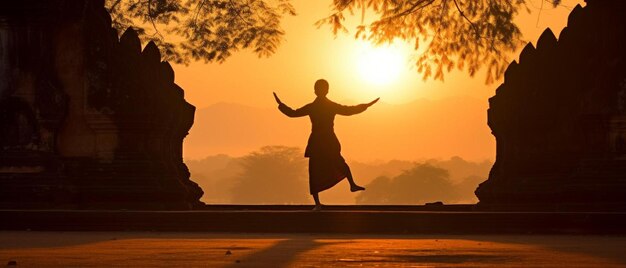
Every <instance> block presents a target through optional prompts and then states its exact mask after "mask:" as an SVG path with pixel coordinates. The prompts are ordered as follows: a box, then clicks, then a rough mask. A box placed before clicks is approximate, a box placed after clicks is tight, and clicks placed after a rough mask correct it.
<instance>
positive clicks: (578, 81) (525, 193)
mask: <svg viewBox="0 0 626 268" xmlns="http://www.w3.org/2000/svg"><path fill="white" fill-rule="evenodd" d="M625 15H626V1H621V0H587V5H586V6H585V7H584V8H583V7H581V6H580V5H578V6H576V8H574V9H573V10H572V12H571V14H570V15H569V19H568V24H567V27H566V28H565V29H563V31H562V32H561V34H560V35H559V38H558V40H557V38H556V37H555V36H554V34H553V33H552V31H551V30H550V29H547V30H545V31H544V32H543V34H542V35H541V37H540V38H539V40H538V41H537V46H536V47H534V46H533V45H532V44H530V43H529V44H528V45H527V46H526V47H525V48H524V49H523V51H522V52H521V54H520V57H519V63H518V62H515V61H514V62H512V63H511V64H510V65H509V67H508V69H507V70H506V73H505V75H504V76H505V77H504V83H503V84H502V85H500V87H498V89H497V90H496V95H495V96H494V97H492V98H491V99H490V100H489V105H490V107H489V110H488V124H489V126H490V127H491V130H492V132H493V135H494V136H495V138H496V144H497V147H496V161H495V163H494V166H493V168H492V170H491V172H490V174H489V179H488V180H487V181H485V182H484V183H482V184H481V185H480V186H479V187H478V189H477V190H476V195H477V196H478V198H479V199H480V203H479V207H482V208H490V209H508V210H518V209H519V210H552V211H554V210H559V211H564V210H590V211H603V210H604V211H608V210H612V211H625V210H626V16H625Z"/></svg>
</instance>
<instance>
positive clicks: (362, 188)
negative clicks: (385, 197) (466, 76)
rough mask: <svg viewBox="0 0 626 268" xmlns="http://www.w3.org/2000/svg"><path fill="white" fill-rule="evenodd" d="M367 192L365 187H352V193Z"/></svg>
mask: <svg viewBox="0 0 626 268" xmlns="http://www.w3.org/2000/svg"><path fill="white" fill-rule="evenodd" d="M363 190H365V188H364V187H361V186H358V185H356V184H355V185H352V186H350V192H358V191H363Z"/></svg>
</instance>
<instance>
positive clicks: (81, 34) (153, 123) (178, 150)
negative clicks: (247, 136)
mask: <svg viewBox="0 0 626 268" xmlns="http://www.w3.org/2000/svg"><path fill="white" fill-rule="evenodd" d="M194 111H195V107H193V106H192V105H190V104H189V103H187V102H186V101H185V100H184V96H183V90H182V89H181V88H180V87H179V86H177V85H176V84H175V83H174V71H173V69H172V67H171V66H170V65H169V63H167V62H163V61H161V55H160V52H159V49H158V48H157V47H156V46H155V45H154V43H148V44H147V45H146V46H145V48H143V50H142V47H141V42H140V40H139V38H138V36H137V34H136V33H135V32H134V31H133V30H132V29H129V30H127V31H126V32H125V33H123V34H122V35H121V37H120V38H119V39H118V33H117V31H116V30H114V29H113V28H111V18H110V16H109V14H108V13H107V12H106V10H105V8H104V3H103V1H102V0H96V1H94V0H27V1H4V2H2V3H0V149H1V150H0V207H10V208H16V207H38V208H41V207H49V208H55V207H56V208H146V209H150V208H154V209H184V208H192V207H196V206H201V205H202V203H200V201H199V198H200V197H201V196H202V190H201V189H200V188H199V187H198V186H197V184H195V183H194V182H192V181H191V180H189V176H190V174H189V171H188V170H187V167H186V166H185V164H184V163H183V161H182V141H183V138H184V137H185V136H186V135H187V131H188V130H189V128H190V127H191V125H192V124H193V115H194Z"/></svg>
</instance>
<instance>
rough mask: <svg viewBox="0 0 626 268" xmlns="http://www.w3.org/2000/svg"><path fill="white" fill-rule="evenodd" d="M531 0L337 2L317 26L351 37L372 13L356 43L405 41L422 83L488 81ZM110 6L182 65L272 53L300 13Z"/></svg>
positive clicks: (514, 41) (274, 0)
mask: <svg viewBox="0 0 626 268" xmlns="http://www.w3.org/2000/svg"><path fill="white" fill-rule="evenodd" d="M528 1H529V0H407V1H404V0H334V1H333V5H332V11H331V15H330V16H328V17H326V18H322V19H321V20H319V21H318V22H317V25H318V26H322V25H330V26H331V29H332V31H333V33H334V34H338V33H340V32H347V30H348V29H347V28H346V26H345V18H346V15H351V14H354V13H355V12H360V13H361V14H362V18H363V17H364V16H365V13H366V10H371V11H373V13H374V18H373V20H372V21H371V22H369V21H368V22H367V23H365V22H364V19H362V20H361V21H362V23H361V24H360V25H358V26H356V29H354V30H355V37H356V38H363V39H366V40H369V41H371V42H373V43H375V44H382V43H386V42H391V41H393V40H394V39H402V40H406V41H410V42H413V43H414V44H415V49H416V50H417V49H419V48H422V47H423V48H424V49H423V52H420V53H419V55H417V56H416V62H415V65H416V67H417V71H418V72H420V73H421V74H422V75H423V77H424V79H427V78H429V77H433V78H435V79H440V80H443V78H444V73H445V72H449V71H451V70H452V69H454V68H458V69H460V70H466V71H467V72H468V73H469V74H470V75H474V74H476V72H478V70H479V69H480V68H481V67H483V66H485V67H486V68H487V77H486V81H487V82H488V83H489V82H493V81H494V80H495V79H496V78H498V77H500V76H501V75H502V74H503V72H504V69H505V67H506V66H507V65H508V63H509V62H508V58H507V55H508V54H509V53H510V52H512V51H514V50H515V49H516V48H517V47H518V46H519V45H520V44H521V43H522V41H521V33H520V30H519V28H518V27H517V25H515V23H514V22H513V19H514V17H515V15H516V14H518V13H519V12H520V10H523V9H526V10H528V7H527V6H526V4H527V2H528ZM547 1H549V2H550V3H552V5H554V6H556V5H558V4H559V3H560V2H561V1H560V0H547ZM106 5H107V8H108V9H109V11H110V12H111V14H112V17H113V20H114V26H115V27H116V28H118V29H120V30H123V29H125V28H127V27H129V26H132V27H134V28H135V29H137V30H138V31H139V32H140V33H143V35H142V37H143V38H144V39H150V40H153V41H156V43H157V44H159V46H160V47H161V50H162V51H163V52H164V54H165V56H166V58H167V59H168V60H171V61H174V62H177V63H188V62H190V60H203V61H205V62H212V61H217V62H223V61H224V60H226V59H227V58H228V57H229V56H230V55H232V53H233V52H236V51H238V50H241V49H252V51H254V52H255V53H256V54H257V55H259V56H269V55H271V54H273V53H274V52H275V50H276V48H277V47H278V45H279V44H280V42H281V41H282V40H283V36H284V34H285V32H284V31H283V30H282V28H281V26H280V22H281V19H282V18H283V17H284V16H293V15H296V11H295V9H294V7H293V6H292V5H291V3H290V0H228V1H226V0H185V1H181V0H107V1H106ZM165 34H167V35H168V36H167V38H165V37H164V36H165ZM420 51H421V50H420Z"/></svg>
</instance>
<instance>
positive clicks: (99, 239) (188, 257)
mask: <svg viewBox="0 0 626 268" xmlns="http://www.w3.org/2000/svg"><path fill="white" fill-rule="evenodd" d="M625 249H626V237H625V236H590V235H410V236H402V235H367V234H360V235H337V234H332V235H325V234H244V233H232V234H228V233H167V232H35V231H2V232H0V265H7V264H9V263H10V262H11V263H12V262H15V264H16V265H17V267H115V266H118V267H119V266H122V267H503V266H505V267H626V251H625ZM12 264H13V263H12Z"/></svg>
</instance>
